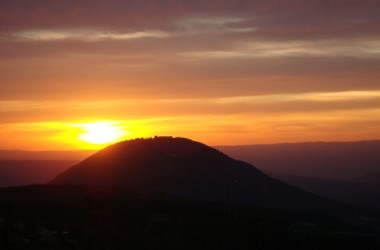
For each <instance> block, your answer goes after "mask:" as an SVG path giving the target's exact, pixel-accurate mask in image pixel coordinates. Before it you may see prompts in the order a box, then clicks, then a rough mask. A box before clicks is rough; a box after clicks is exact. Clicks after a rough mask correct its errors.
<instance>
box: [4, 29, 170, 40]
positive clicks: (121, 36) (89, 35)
mask: <svg viewBox="0 0 380 250" xmlns="http://www.w3.org/2000/svg"><path fill="white" fill-rule="evenodd" d="M168 36H169V34H168V33H165V32H161V31H139V32H129V33H120V32H112V31H105V30H29V31H20V32H16V33H13V34H11V36H10V39H11V40H15V41H60V40H78V41H83V42H99V41H105V40H116V41H119V40H120V41H128V40H134V39H142V38H165V37H168Z"/></svg>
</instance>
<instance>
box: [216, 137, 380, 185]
mask: <svg viewBox="0 0 380 250" xmlns="http://www.w3.org/2000/svg"><path fill="white" fill-rule="evenodd" d="M216 148H217V149H219V150H220V151H222V152H224V153H225V154H228V155H230V156H231V157H234V158H235V159H239V160H242V161H246V162H249V163H251V164H255V165H256V166H258V168H259V169H260V170H262V171H264V172H272V173H282V174H288V175H296V176H309V177H320V178H327V179H340V180H352V179H354V178H357V177H359V176H364V175H367V174H370V175H372V176H373V173H376V172H380V141H379V140H374V141H358V142H309V143H285V144H271V145H245V146H218V147H216Z"/></svg>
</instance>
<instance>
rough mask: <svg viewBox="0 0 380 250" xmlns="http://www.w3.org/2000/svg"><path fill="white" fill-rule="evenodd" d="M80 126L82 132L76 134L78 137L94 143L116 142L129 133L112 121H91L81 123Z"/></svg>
mask: <svg viewBox="0 0 380 250" xmlns="http://www.w3.org/2000/svg"><path fill="white" fill-rule="evenodd" d="M81 127H83V130H84V132H83V133H82V134H80V135H79V136H78V139H79V140H81V141H84V142H87V143H91V144H95V145H103V144H108V143H113V142H117V141H119V140H121V139H122V138H123V137H125V136H127V135H129V134H130V132H128V131H126V130H124V128H123V127H121V126H119V125H117V124H115V123H112V122H92V123H86V124H81Z"/></svg>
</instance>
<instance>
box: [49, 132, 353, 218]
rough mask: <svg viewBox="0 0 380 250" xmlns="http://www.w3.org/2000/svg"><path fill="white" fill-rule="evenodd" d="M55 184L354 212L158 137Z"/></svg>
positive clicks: (206, 150) (100, 156)
mask: <svg viewBox="0 0 380 250" xmlns="http://www.w3.org/2000/svg"><path fill="white" fill-rule="evenodd" d="M51 184H56V185H102V186H115V187H123V188H126V189H129V190H138V191H139V192H151V193H167V194H170V195H176V196H183V197H192V198H197V199H203V200H209V201H216V202H221V203H226V204H231V205H254V206H262V207H273V208H281V209H291V210H301V211H311V212H321V213H329V214H340V215H342V214H343V213H344V211H348V210H350V213H352V212H353V211H352V210H351V209H348V208H347V207H346V206H345V205H342V204H340V203H335V202H333V201H330V200H328V199H324V198H322V197H319V196H316V195H312V194H309V193H307V192H305V191H302V190H301V189H298V188H295V187H292V186H290V185H287V184H285V183H283V182H280V181H278V180H275V179H273V178H271V177H269V176H267V175H265V174H263V173H262V172H260V171H259V170H257V169H256V168H255V167H254V166H252V165H250V164H248V163H245V162H241V161H237V160H234V159H232V158H230V157H228V156H227V155H225V154H223V153H221V152H219V151H217V150H216V149H213V148H211V147H208V146H206V145H204V144H201V143H198V142H194V141H191V140H189V139H184V138H172V137H155V138H151V139H135V140H130V141H124V142H120V143H117V144H114V145H112V146H109V147H107V148H105V149H103V150H101V151H99V152H97V153H95V154H94V155H92V156H90V157H89V158H87V159H85V160H84V161H82V162H81V163H79V164H77V165H75V166H73V167H71V168H70V169H68V170H66V171H65V172H63V173H62V174H60V175H58V176H57V177H56V178H54V180H52V182H51Z"/></svg>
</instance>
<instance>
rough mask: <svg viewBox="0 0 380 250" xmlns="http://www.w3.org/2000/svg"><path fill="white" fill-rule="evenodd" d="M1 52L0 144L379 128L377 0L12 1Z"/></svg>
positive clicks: (231, 139) (229, 139)
mask: <svg viewBox="0 0 380 250" xmlns="http://www.w3.org/2000/svg"><path fill="white" fill-rule="evenodd" d="M0 58H1V61H0V149H23V150H58V149H59V150H60V149H94V148H99V147H102V146H103V145H102V144H101V143H100V144H99V145H95V144H92V142H90V141H89V140H84V138H85V137H86V133H89V131H88V130H91V129H92V128H93V127H94V124H95V125H96V126H98V125H99V124H100V126H103V125H104V126H105V127H106V128H112V130H114V131H113V132H114V133H116V134H115V136H116V137H118V138H119V139H129V138H134V137H148V136H154V135H173V136H182V137H189V138H192V139H194V140H199V141H202V142H204V143H207V144H209V145H234V144H259V143H260V144H261V143H277V142H301V141H353V140H368V139H380V1H379V0H329V1H328V0H234V1H231V0H219V1H212V0H210V1H204V0H203V1H201V0H160V1H158V0H157V1H153V0H150V1H148V0H128V1H127V0H108V1H104V0H89V1H78V0H65V1H51V0H39V1H32V0H30V1H27V0H1V1H0ZM89 124H90V125H89ZM91 124H92V125H91ZM90 133H91V132H90ZM94 133H95V134H96V133H97V132H96V131H95V132H94ZM112 136H113V135H112ZM116 137H115V138H116ZM86 141H87V142H86Z"/></svg>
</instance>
